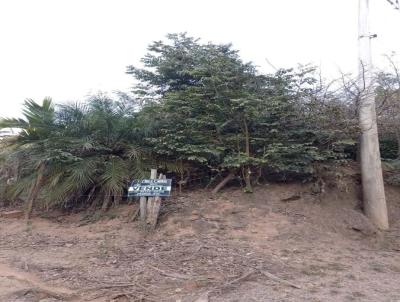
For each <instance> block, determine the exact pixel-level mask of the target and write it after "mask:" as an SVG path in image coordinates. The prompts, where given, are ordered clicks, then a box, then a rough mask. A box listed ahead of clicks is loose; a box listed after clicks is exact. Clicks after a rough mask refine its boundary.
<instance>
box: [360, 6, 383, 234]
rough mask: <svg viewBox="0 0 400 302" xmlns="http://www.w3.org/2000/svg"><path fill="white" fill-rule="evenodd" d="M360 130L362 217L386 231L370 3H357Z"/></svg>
mask: <svg viewBox="0 0 400 302" xmlns="http://www.w3.org/2000/svg"><path fill="white" fill-rule="evenodd" d="M359 1H360V2H359V10H360V11H359V51H360V54H359V55H360V89H361V90H362V93H361V99H360V108H359V124H360V129H361V143H360V157H361V177H362V187H363V201H364V211H365V214H366V215H367V216H368V217H369V218H370V219H371V221H372V222H373V223H374V224H375V225H376V226H377V227H378V228H379V229H383V230H385V229H388V228H389V223H388V214H387V207H386V199H385V189H384V184H383V177H382V167H381V157H380V151H379V140H378V127H377V123H376V112H375V98H374V90H373V85H372V72H371V69H372V59H371V33H370V31H369V20H368V13H369V0H359Z"/></svg>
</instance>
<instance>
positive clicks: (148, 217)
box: [146, 169, 157, 224]
mask: <svg viewBox="0 0 400 302" xmlns="http://www.w3.org/2000/svg"><path fill="white" fill-rule="evenodd" d="M150 179H157V169H151V172H150ZM153 207H154V197H148V198H147V213H146V214H147V215H146V222H147V223H149V224H151V218H152V214H153Z"/></svg>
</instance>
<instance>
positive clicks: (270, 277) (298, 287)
mask: <svg viewBox="0 0 400 302" xmlns="http://www.w3.org/2000/svg"><path fill="white" fill-rule="evenodd" d="M259 272H260V274H262V275H264V276H265V277H268V278H269V279H272V280H274V281H277V282H280V283H283V284H286V285H288V286H291V287H294V288H297V289H301V287H300V286H298V285H296V284H294V283H292V282H289V281H286V280H284V279H282V278H279V277H278V276H275V275H274V274H271V273H270V272H266V271H262V270H259Z"/></svg>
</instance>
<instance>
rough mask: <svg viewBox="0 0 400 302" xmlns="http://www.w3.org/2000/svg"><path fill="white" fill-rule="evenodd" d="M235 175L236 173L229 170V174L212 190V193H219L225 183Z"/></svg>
mask: <svg viewBox="0 0 400 302" xmlns="http://www.w3.org/2000/svg"><path fill="white" fill-rule="evenodd" d="M234 177H235V173H233V172H229V174H228V175H227V176H226V177H225V178H224V179H223V180H222V181H221V182H220V183H219V184H218V185H217V186H216V187H215V188H214V190H212V194H217V193H218V192H219V190H221V189H222V188H223V187H225V185H226V184H227V183H228V182H230V181H231V180H232V179H233V178H234Z"/></svg>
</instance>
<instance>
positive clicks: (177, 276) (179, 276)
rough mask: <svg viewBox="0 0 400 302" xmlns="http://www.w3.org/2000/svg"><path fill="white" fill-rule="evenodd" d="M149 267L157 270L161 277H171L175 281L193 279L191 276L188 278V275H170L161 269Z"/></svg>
mask: <svg viewBox="0 0 400 302" xmlns="http://www.w3.org/2000/svg"><path fill="white" fill-rule="evenodd" d="M149 267H151V268H152V269H154V270H156V271H157V272H159V273H161V275H164V276H167V277H171V278H174V279H183V280H190V279H193V277H191V276H187V275H183V274H179V273H168V272H166V271H163V270H162V269H159V268H158V267H155V266H152V265H149Z"/></svg>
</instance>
